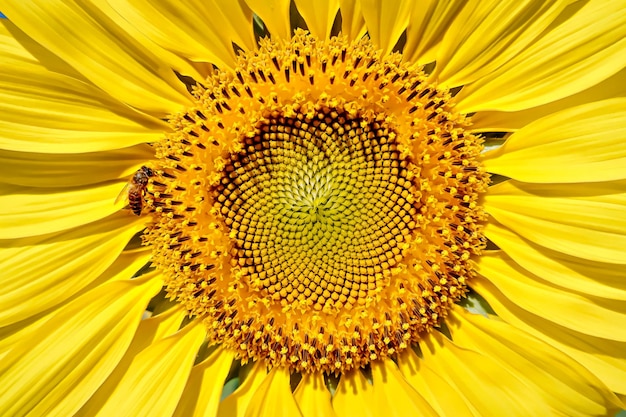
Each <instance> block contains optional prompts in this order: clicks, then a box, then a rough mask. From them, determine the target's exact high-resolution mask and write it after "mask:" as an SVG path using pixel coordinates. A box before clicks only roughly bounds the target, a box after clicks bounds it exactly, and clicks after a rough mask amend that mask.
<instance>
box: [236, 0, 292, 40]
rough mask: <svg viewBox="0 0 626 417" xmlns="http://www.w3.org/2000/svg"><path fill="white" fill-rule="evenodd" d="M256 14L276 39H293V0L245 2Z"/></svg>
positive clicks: (255, 0)
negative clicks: (291, 10) (291, 7)
mask: <svg viewBox="0 0 626 417" xmlns="http://www.w3.org/2000/svg"><path fill="white" fill-rule="evenodd" d="M244 1H245V2H246V4H247V5H248V7H250V8H251V9H252V11H253V12H254V14H256V15H257V16H259V17H260V18H261V20H263V23H264V24H265V27H266V28H267V30H268V31H269V32H270V35H271V36H272V37H273V38H274V39H276V38H282V39H291V25H290V23H289V22H290V21H289V4H290V3H291V0H244Z"/></svg>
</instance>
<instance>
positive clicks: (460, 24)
mask: <svg viewBox="0 0 626 417" xmlns="http://www.w3.org/2000/svg"><path fill="white" fill-rule="evenodd" d="M566 5H567V2H564V1H545V0H524V1H520V0H506V1H502V0H487V1H485V0H470V1H468V2H466V4H465V6H464V7H463V9H462V10H460V11H459V12H458V13H457V14H456V16H455V19H454V21H452V22H451V23H450V28H449V29H448V30H447V31H446V32H445V35H444V37H443V40H442V41H441V44H440V45H439V47H438V48H437V57H436V59H437V65H436V67H435V70H434V73H433V76H434V77H437V78H438V79H439V80H440V82H441V83H443V84H445V85H448V86H450V87H452V86H458V85H464V84H468V83H471V82H474V81H476V80H478V79H480V78H482V77H484V76H485V75H487V74H489V73H491V72H492V71H494V70H495V69H497V68H498V67H500V66H501V65H503V64H505V63H506V62H508V61H509V60H510V59H512V58H513V57H515V56H516V55H518V54H519V53H520V51H522V50H524V49H525V48H526V47H527V46H528V45H529V44H530V43H531V42H533V41H534V40H535V39H536V38H537V37H538V36H539V35H540V34H541V33H542V32H543V31H544V30H545V29H546V28H547V27H548V25H550V24H551V23H552V22H553V21H554V19H555V18H556V17H557V16H558V15H559V13H560V12H561V11H563V9H564V8H565V6H566Z"/></svg>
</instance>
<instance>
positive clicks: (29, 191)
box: [0, 182, 137, 239]
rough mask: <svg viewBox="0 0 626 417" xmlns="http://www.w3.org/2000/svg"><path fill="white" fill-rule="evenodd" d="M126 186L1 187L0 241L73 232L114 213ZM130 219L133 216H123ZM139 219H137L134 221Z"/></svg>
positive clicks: (119, 184)
mask: <svg viewBox="0 0 626 417" xmlns="http://www.w3.org/2000/svg"><path fill="white" fill-rule="evenodd" d="M123 188H124V184H123V183H119V182H114V183H104V185H103V184H98V185H95V186H84V187H73V188H65V189H58V190H57V189H53V188H22V187H16V186H9V185H6V184H0V206H1V207H5V209H4V210H3V213H2V215H1V216H0V230H1V231H0V239H13V238H18V237H25V236H39V235H43V234H46V233H54V232H59V231H61V230H67V229H71V228H73V227H77V226H80V225H84V224H87V223H90V222H93V221H96V220H100V219H103V218H105V217H107V216H110V215H112V214H113V213H115V212H116V211H117V210H118V209H119V208H118V207H116V206H115V204H114V202H115V198H116V197H117V196H118V195H119V193H120V190H122V189H123ZM124 215H127V216H128V217H129V223H130V222H131V220H130V216H132V214H129V213H124ZM133 220H137V219H133Z"/></svg>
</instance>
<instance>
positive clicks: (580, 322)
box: [478, 251, 626, 342]
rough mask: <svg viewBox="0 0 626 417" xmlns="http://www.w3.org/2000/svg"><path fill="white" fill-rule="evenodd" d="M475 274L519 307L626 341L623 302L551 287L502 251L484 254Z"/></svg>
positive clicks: (581, 328) (593, 333) (580, 330)
mask: <svg viewBox="0 0 626 417" xmlns="http://www.w3.org/2000/svg"><path fill="white" fill-rule="evenodd" d="M478 273H479V274H481V275H482V276H483V277H485V278H487V279H488V280H489V281H491V282H492V283H493V284H494V285H495V286H496V287H497V288H498V289H499V290H500V291H501V292H502V293H503V294H504V295H506V297H507V298H509V299H510V300H511V301H513V302H514V303H515V304H517V305H518V306H520V307H522V308H523V309H526V310H528V311H530V312H531V313H534V314H537V315H541V316H542V317H544V318H545V319H547V320H550V321H553V322H555V323H557V324H560V325H561V326H564V327H567V328H570V329H573V330H576V331H578V332H581V333H585V334H589V335H592V336H596V337H601V338H606V339H613V340H618V341H621V342H626V328H625V327H624V323H626V314H625V313H626V306H625V305H624V303H623V302H620V301H613V300H606V299H602V298H597V297H592V296H590V295H583V294H578V293H573V292H570V291H567V290H565V289H564V288H560V287H557V286H555V285H550V284H549V283H547V282H546V281H543V280H542V279H540V278H538V277H537V276H535V275H533V274H532V273H530V272H529V271H526V270H525V269H524V268H522V267H520V266H519V265H518V264H516V263H515V262H514V261H513V260H511V258H510V257H508V256H506V254H503V253H502V252H501V251H496V252H490V253H486V254H483V255H482V256H481V257H480V258H479V259H478Z"/></svg>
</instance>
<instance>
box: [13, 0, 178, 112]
mask: <svg viewBox="0 0 626 417" xmlns="http://www.w3.org/2000/svg"><path fill="white" fill-rule="evenodd" d="M2 8H3V12H4V13H5V14H6V15H7V17H8V18H9V20H10V21H11V22H13V23H15V24H16V25H17V26H18V27H19V28H20V29H22V30H23V31H24V32H26V33H27V34H28V36H30V37H32V38H33V39H34V40H35V41H37V42H38V43H40V44H41V45H42V46H44V47H45V48H47V49H48V50H49V51H51V52H52V53H54V54H56V55H57V56H59V57H61V58H62V59H63V60H64V61H66V62H67V63H69V64H70V65H72V66H73V67H74V68H75V69H76V70H77V71H78V72H79V73H80V74H82V75H83V76H84V77H85V78H87V79H88V80H89V81H91V82H92V83H94V84H95V85H96V86H98V87H100V88H101V89H102V90H104V91H106V92H107V93H109V94H110V95H111V96H113V97H115V98H117V99H118V100H120V101H122V102H124V103H127V104H128V105H130V106H132V107H135V108H138V109H141V110H143V111H145V112H148V113H151V114H155V115H160V116H163V115H167V114H168V113H172V112H175V111H177V110H179V109H180V108H181V106H184V105H188V104H189V103H190V102H189V98H190V97H189V94H188V92H187V90H186V87H185V86H184V84H183V83H182V82H180V81H179V80H178V78H177V76H176V74H175V73H174V71H172V69H171V68H170V67H169V65H167V64H166V63H165V62H163V61H161V60H160V59H159V57H158V55H157V54H155V53H153V52H151V51H150V50H149V49H148V48H146V47H145V46H144V45H142V44H141V43H140V42H138V41H137V40H135V39H133V38H132V37H130V36H128V34H127V33H126V32H125V31H124V30H122V29H121V28H120V27H119V26H118V25H117V24H116V23H115V22H114V21H113V20H112V19H111V18H110V17H109V16H107V15H105V14H104V13H102V12H101V11H100V10H98V8H97V6H95V5H94V4H93V3H92V2H91V1H89V0H85V1H81V2H80V4H78V3H68V2H63V1H60V0H59V1H49V2H43V3H42V2H37V1H22V0H19V1H7V2H4V3H3V5H2Z"/></svg>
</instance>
